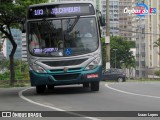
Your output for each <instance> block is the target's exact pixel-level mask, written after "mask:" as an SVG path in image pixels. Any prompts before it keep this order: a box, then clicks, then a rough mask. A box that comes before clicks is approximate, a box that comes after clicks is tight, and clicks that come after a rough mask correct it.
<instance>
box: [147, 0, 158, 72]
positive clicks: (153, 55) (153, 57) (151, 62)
mask: <svg viewBox="0 0 160 120" xmlns="http://www.w3.org/2000/svg"><path fill="white" fill-rule="evenodd" d="M145 3H146V4H147V5H148V6H149V7H151V8H156V14H152V15H149V16H147V17H146V20H145V24H146V29H145V33H148V34H146V40H145V41H146V51H145V53H146V56H145V59H146V68H147V75H149V74H150V73H152V72H151V71H152V70H153V71H154V70H156V69H159V67H160V48H159V47H155V44H154V42H156V41H157V40H158V39H159V38H160V1H159V0H145Z"/></svg>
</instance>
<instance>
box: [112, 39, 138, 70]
mask: <svg viewBox="0 0 160 120" xmlns="http://www.w3.org/2000/svg"><path fill="white" fill-rule="evenodd" d="M110 44H111V60H110V62H111V67H115V61H116V67H117V68H122V66H124V67H125V68H130V67H135V58H134V56H133V55H132V52H131V51H130V48H131V46H130V42H128V41H126V40H123V39H122V38H121V37H111V43H110ZM114 49H117V50H116V58H115V51H114ZM115 59H116V60H115Z"/></svg>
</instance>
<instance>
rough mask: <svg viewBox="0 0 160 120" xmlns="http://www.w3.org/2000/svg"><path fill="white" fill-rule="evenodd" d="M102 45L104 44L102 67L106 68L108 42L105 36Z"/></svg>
mask: <svg viewBox="0 0 160 120" xmlns="http://www.w3.org/2000/svg"><path fill="white" fill-rule="evenodd" d="M101 46H102V69H103V70H105V69H106V44H105V38H101Z"/></svg>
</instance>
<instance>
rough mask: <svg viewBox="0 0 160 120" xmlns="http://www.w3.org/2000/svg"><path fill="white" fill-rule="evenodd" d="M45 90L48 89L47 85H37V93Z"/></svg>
mask: <svg viewBox="0 0 160 120" xmlns="http://www.w3.org/2000/svg"><path fill="white" fill-rule="evenodd" d="M45 90H46V85H38V86H36V92H37V94H41V93H44V91H45Z"/></svg>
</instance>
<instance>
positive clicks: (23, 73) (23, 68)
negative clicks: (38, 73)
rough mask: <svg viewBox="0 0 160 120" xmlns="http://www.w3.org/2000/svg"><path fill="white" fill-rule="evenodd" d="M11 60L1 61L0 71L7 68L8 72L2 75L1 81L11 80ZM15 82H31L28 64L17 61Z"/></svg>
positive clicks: (0, 75)
mask: <svg viewBox="0 0 160 120" xmlns="http://www.w3.org/2000/svg"><path fill="white" fill-rule="evenodd" d="M9 64H10V63H9V60H3V61H0V70H2V69H4V68H7V71H6V72H4V73H3V74H0V80H10V71H9ZM15 80H29V73H28V65H27V63H25V62H23V61H21V60H16V61H15Z"/></svg>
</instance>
